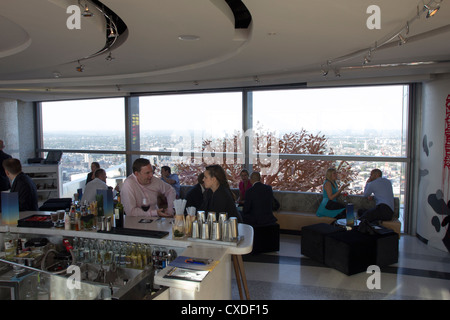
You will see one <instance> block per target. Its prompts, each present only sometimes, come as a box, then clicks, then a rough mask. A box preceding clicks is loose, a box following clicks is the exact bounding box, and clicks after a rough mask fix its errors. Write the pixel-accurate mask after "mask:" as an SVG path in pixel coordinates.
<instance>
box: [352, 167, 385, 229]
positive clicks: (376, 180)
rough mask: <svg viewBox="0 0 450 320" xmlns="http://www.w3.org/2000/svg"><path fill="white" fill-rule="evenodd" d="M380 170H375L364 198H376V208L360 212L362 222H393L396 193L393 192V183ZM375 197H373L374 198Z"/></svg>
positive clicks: (367, 183) (368, 182)
mask: <svg viewBox="0 0 450 320" xmlns="http://www.w3.org/2000/svg"><path fill="white" fill-rule="evenodd" d="M382 175H383V174H382V172H381V170H380V169H373V170H372V171H371V172H370V177H369V179H368V180H367V182H366V186H365V187H364V196H365V197H368V198H369V199H371V198H372V197H373V198H375V205H376V206H375V208H371V209H369V210H366V211H364V212H359V213H361V214H360V217H359V219H360V220H367V221H369V222H372V221H377V220H383V221H389V220H392V218H393V216H394V193H393V191H392V183H391V181H389V180H388V179H386V178H383V177H382ZM372 195H373V196H372Z"/></svg>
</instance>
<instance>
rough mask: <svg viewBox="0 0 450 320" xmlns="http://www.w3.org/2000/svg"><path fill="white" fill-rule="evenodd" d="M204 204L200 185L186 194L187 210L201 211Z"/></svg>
mask: <svg viewBox="0 0 450 320" xmlns="http://www.w3.org/2000/svg"><path fill="white" fill-rule="evenodd" d="M202 203H203V192H202V186H201V185H200V183H197V184H196V185H195V186H193V187H192V188H191V189H189V191H188V193H187V194H186V208H188V207H195V208H197V210H200V208H201V206H202Z"/></svg>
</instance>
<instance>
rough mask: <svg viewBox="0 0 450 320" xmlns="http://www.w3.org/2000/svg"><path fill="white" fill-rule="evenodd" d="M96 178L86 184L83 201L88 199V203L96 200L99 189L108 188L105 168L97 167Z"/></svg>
mask: <svg viewBox="0 0 450 320" xmlns="http://www.w3.org/2000/svg"><path fill="white" fill-rule="evenodd" d="M93 178H94V179H93V180H91V181H90V182H89V183H88V184H86V188H85V189H84V193H83V196H82V197H81V203H84V202H85V201H87V202H88V203H91V202H94V201H95V200H96V198H97V190H98V189H101V190H107V189H108V186H107V185H106V178H107V177H106V171H105V169H97V170H95V173H94V177H93Z"/></svg>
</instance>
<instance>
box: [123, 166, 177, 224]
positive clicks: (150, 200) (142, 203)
mask: <svg viewBox="0 0 450 320" xmlns="http://www.w3.org/2000/svg"><path fill="white" fill-rule="evenodd" d="M160 194H161V195H164V196H165V197H166V198H167V204H168V207H167V209H166V210H164V209H159V208H157V198H158V195H160ZM120 195H121V201H122V204H123V207H124V211H125V213H126V215H127V216H146V217H148V216H161V217H172V216H173V201H174V200H175V198H176V193H175V189H174V188H172V186H171V185H170V184H167V183H165V182H163V181H162V180H160V179H158V178H156V177H153V168H152V165H151V164H150V161H149V160H148V159H144V158H139V159H136V160H135V161H134V163H133V173H132V174H131V175H130V176H128V177H127V178H126V179H125V181H124V182H123V186H122V190H121V191H120Z"/></svg>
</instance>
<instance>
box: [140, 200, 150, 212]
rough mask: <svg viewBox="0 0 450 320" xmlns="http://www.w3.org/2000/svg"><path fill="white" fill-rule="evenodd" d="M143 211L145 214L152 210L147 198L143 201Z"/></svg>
mask: <svg viewBox="0 0 450 320" xmlns="http://www.w3.org/2000/svg"><path fill="white" fill-rule="evenodd" d="M141 209H142V210H144V211H145V212H147V211H148V209H150V204H149V203H148V200H147V198H144V199H142V206H141Z"/></svg>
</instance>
